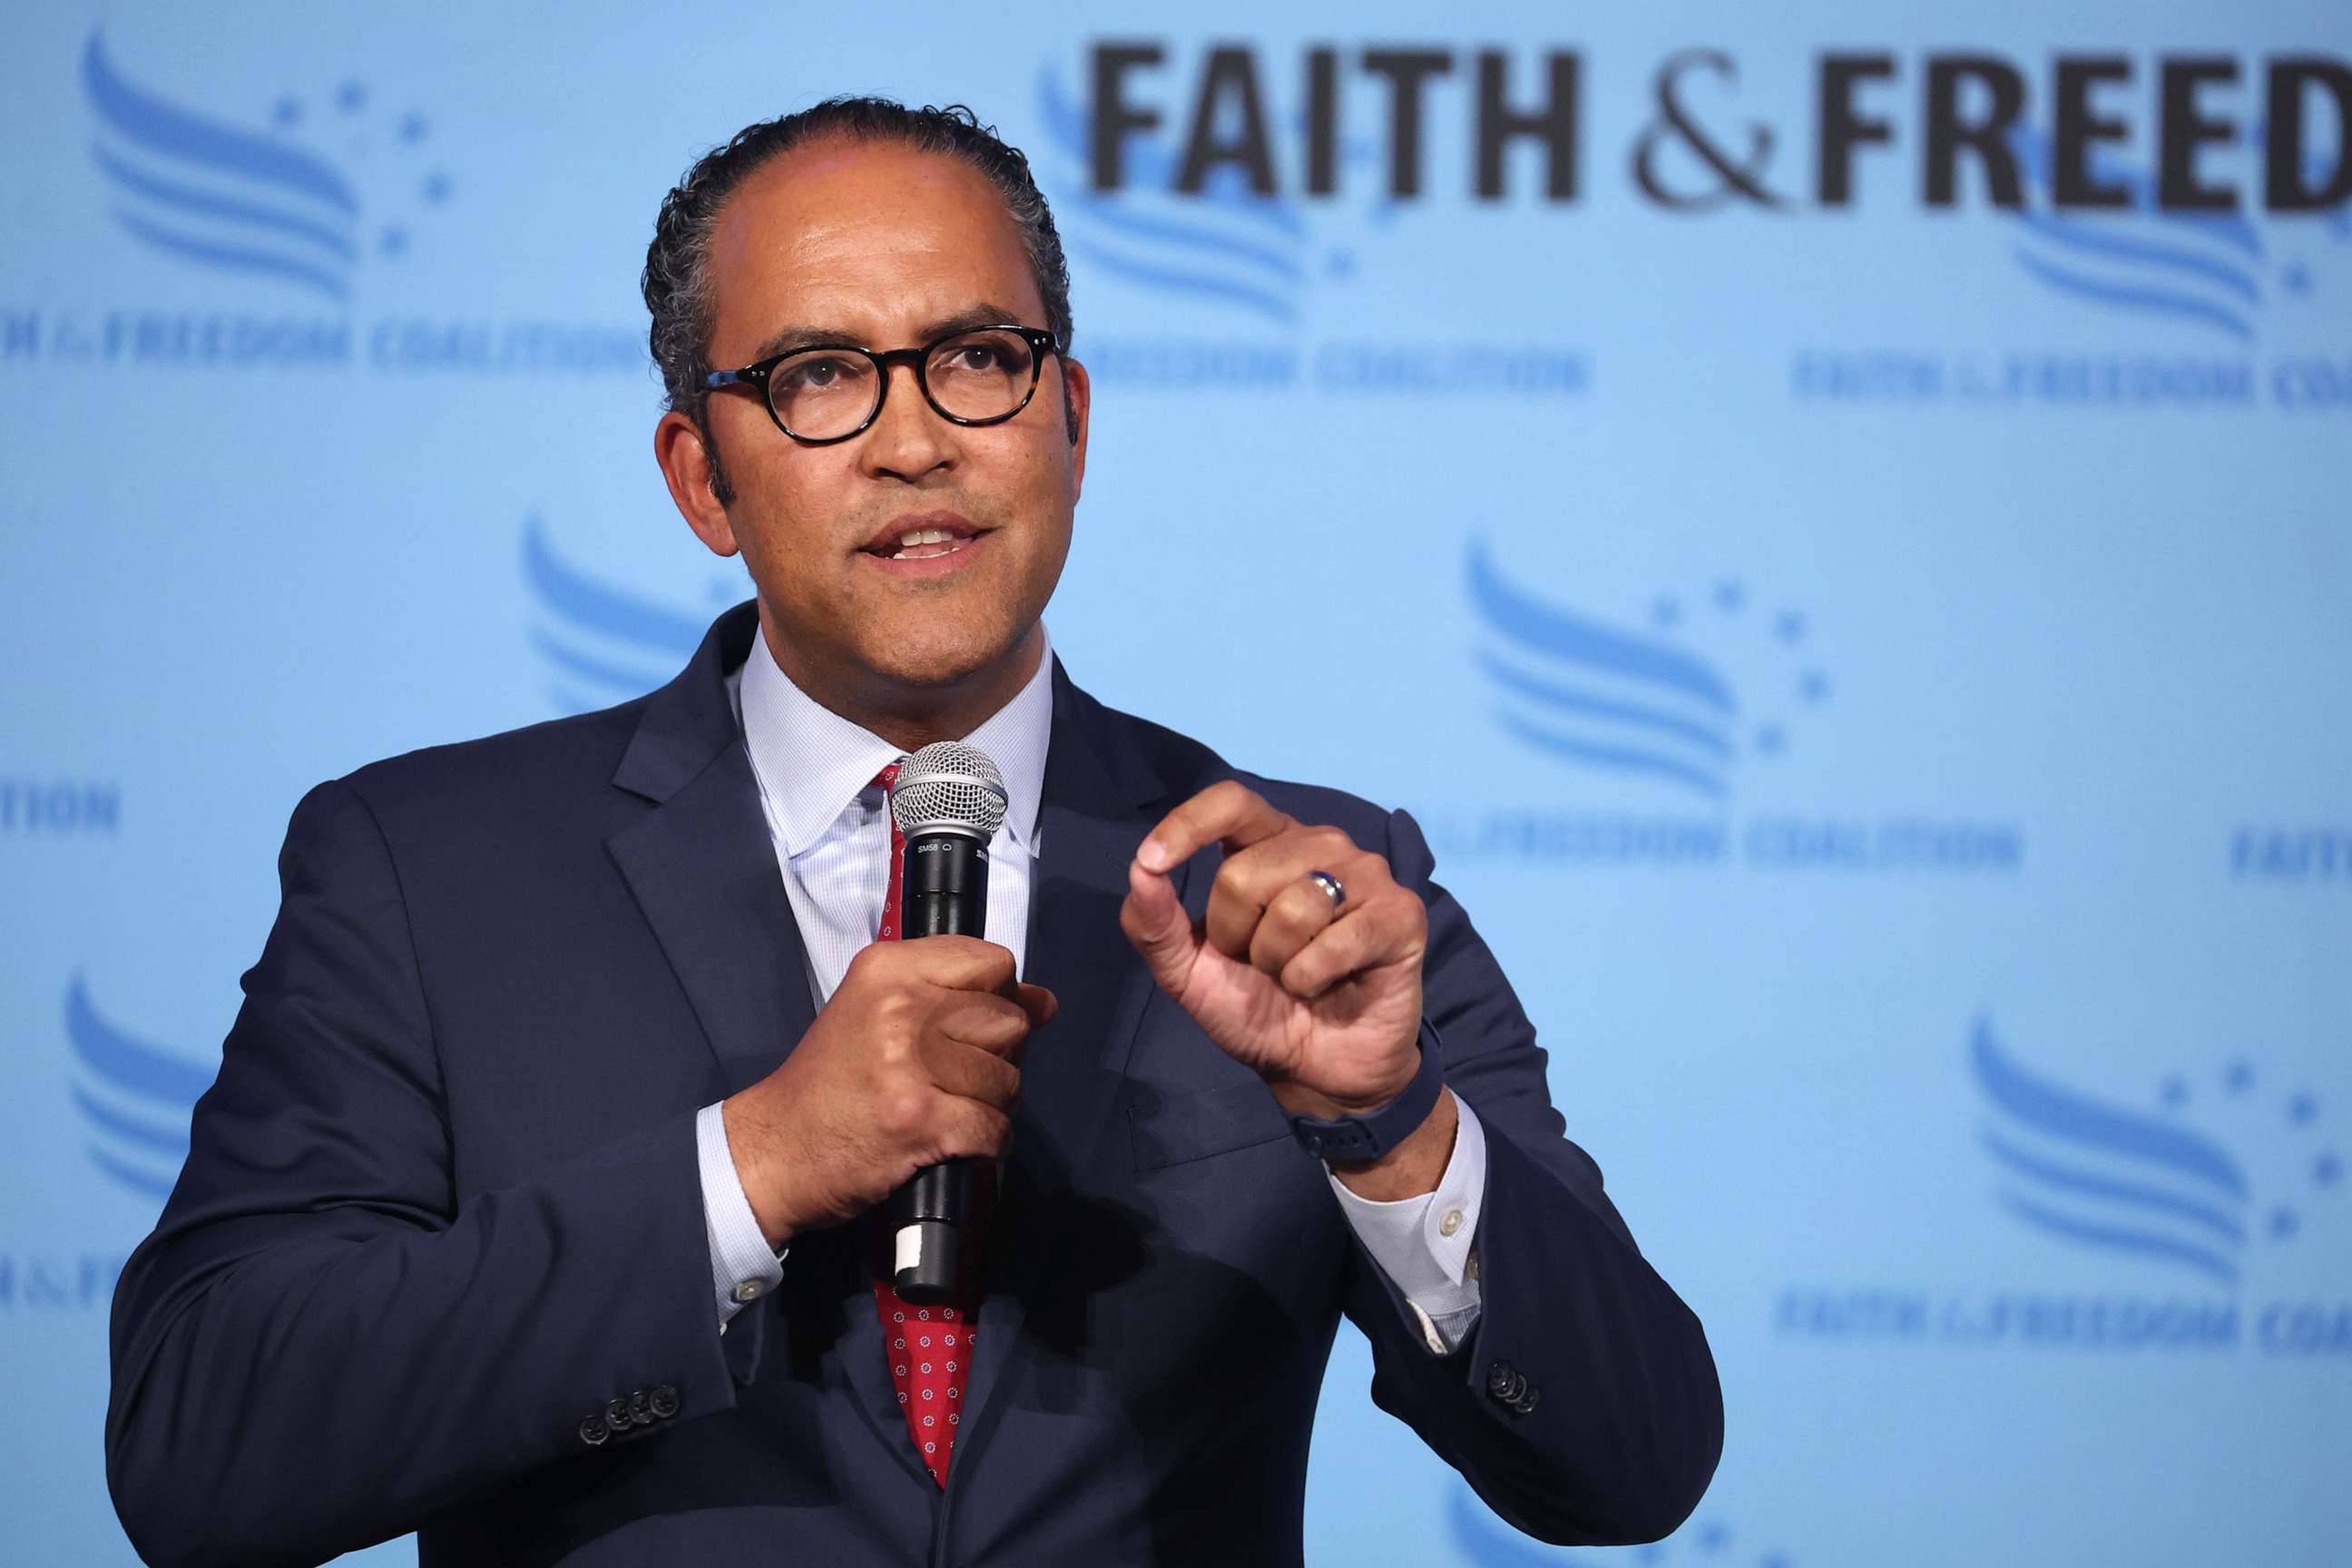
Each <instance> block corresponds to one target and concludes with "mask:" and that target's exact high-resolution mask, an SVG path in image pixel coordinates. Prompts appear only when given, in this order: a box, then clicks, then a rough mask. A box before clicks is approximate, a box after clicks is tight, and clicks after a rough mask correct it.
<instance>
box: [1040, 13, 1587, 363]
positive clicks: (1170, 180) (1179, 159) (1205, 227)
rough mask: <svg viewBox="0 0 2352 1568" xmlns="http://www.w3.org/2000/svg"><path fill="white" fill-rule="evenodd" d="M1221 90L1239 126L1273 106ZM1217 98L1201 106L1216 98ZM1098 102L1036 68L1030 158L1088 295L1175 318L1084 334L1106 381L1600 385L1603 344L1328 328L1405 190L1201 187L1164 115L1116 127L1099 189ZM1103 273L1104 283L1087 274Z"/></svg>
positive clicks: (1237, 174)
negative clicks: (1318, 193)
mask: <svg viewBox="0 0 2352 1568" xmlns="http://www.w3.org/2000/svg"><path fill="white" fill-rule="evenodd" d="M1106 48H1109V49H1110V50H1111V51H1112V52H1113V53H1116V52H1118V47H1116V46H1104V45H1096V46H1094V48H1093V50H1092V52H1091V54H1090V56H1089V62H1090V66H1091V70H1090V76H1091V78H1092V79H1096V80H1099V79H1101V78H1102V76H1103V70H1104V67H1103V57H1104V53H1105V50H1106ZM1128 52H1129V53H1130V54H1132V53H1133V50H1132V49H1131V48H1130V49H1129V51H1128ZM1147 52H1148V51H1147ZM1229 58H1230V57H1229ZM1132 63H1137V64H1142V63H1149V62H1143V61H1135V62H1132ZM1212 69H1214V67H1213V66H1212ZM1226 79H1230V80H1234V81H1238V80H1239V79H1237V78H1232V77H1230V76H1228V77H1227V78H1226ZM1224 103H1229V104H1230V112H1229V113H1226V114H1225V115H1224V117H1225V118H1232V117H1234V116H1238V117H1240V120H1241V121H1242V123H1241V124H1240V125H1239V126H1237V127H1236V130H1237V132H1238V133H1240V134H1244V135H1248V134H1251V133H1253V132H1254V133H1255V134H1257V135H1259V136H1263V134H1264V132H1265V129H1266V126H1265V119H1266V118H1267V117H1268V116H1269V115H1273V114H1276V113H1277V112H1278V111H1277V110H1274V109H1271V108H1269V107H1268V106H1267V105H1266V104H1265V101H1264V100H1263V99H1262V98H1261V97H1260V95H1259V94H1258V93H1257V92H1256V90H1255V87H1254V86H1253V87H1251V88H1249V89H1246V90H1244V91H1242V92H1240V93H1238V94H1237V95H1233V96H1230V97H1227V96H1224V95H1220V98H1219V105H1222V104H1224ZM1219 105H1212V106H1211V107H1210V108H1208V109H1206V110H1204V112H1209V113H1212V114H1216V113H1219V112H1220V107H1219ZM1102 108H1103V106H1102V105H1101V104H1100V103H1099V102H1096V101H1091V100H1087V99H1084V98H1082V97H1081V95H1080V94H1078V93H1077V92H1076V91H1074V90H1072V89H1069V88H1068V87H1066V85H1064V80H1063V79H1062V78H1061V76H1059V75H1058V74H1057V73H1056V72H1055V70H1054V69H1053V68H1051V67H1047V68H1043V69H1041V71H1040V72H1039V75H1038V80H1037V91H1036V103H1035V114H1036V123H1037V125H1038V127H1039V129H1040V131H1041V132H1042V138H1041V144H1040V145H1039V146H1038V147H1037V148H1036V149H1034V152H1035V154H1036V155H1035V157H1034V160H1033V162H1034V165H1035V169H1036V174H1037V178H1038V183H1039V184H1040V186H1041V187H1042V188H1044V190H1045V193H1046V195H1047V198H1048V200H1050V201H1051V202H1052V204H1053V206H1054V214H1055V227H1056V229H1057V230H1058V231H1059V232H1060V234H1061V235H1062V238H1063V244H1064V249H1065V251H1066V254H1067V255H1068V257H1069V258H1070V263H1071V268H1072V271H1073V273H1074V275H1075V276H1076V279H1078V282H1079V290H1080V292H1081V293H1082V294H1083V295H1084V296H1085V297H1086V298H1087V300H1095V299H1097V298H1100V297H1102V296H1103V295H1104V294H1106V293H1108V294H1110V295H1112V296H1114V297H1117V296H1119V295H1124V296H1126V297H1129V298H1131V299H1134V300H1138V301H1139V305H1140V307H1141V308H1140V309H1139V310H1137V311H1136V312H1135V313H1134V314H1135V316H1136V317H1137V318H1140V319H1150V320H1152V321H1161V320H1166V321H1171V322H1172V323H1174V326H1173V327H1172V329H1171V330H1169V331H1151V332H1132V331H1119V330H1116V329H1114V330H1112V331H1091V330H1089V331H1086V332H1085V333H1084V342H1082V343H1081V344H1080V345H1079V348H1078V353H1079V356H1080V357H1081V358H1082V359H1084V360H1085V361H1086V363H1087V367H1088V369H1089V370H1090V371H1092V372H1093V374H1096V375H1097V377H1099V378H1101V379H1102V380H1104V381H1105V382H1106V383H1107V384H1129V385H1135V386H1141V387H1150V388H1153V389H1158V390H1171V391H1218V392H1223V391H1234V390H1242V389H1250V390H1261V391H1286V390H1296V391H1306V392H1317V393H1325V394H1340V395H1390V396H1412V397H1450V396H1463V395H1504V396H1534V397H1547V398H1576V397H1581V396H1583V395H1586V394H1587V393H1588V392H1589V391H1590V390H1591V355H1590V353H1589V352H1588V351H1587V350H1586V349H1584V348H1583V347H1581V346H1580V345H1575V344H1544V343H1531V342H1526V341H1524V340H1520V341H1514V342H1504V341H1492V342H1487V341H1467V340H1464V341H1431V340H1425V339H1389V338H1367V337H1360V336H1353V335H1349V336H1340V335H1336V334H1332V333H1329V332H1328V331H1322V330H1320V329H1319V328H1318V323H1319V322H1320V321H1324V320H1326V319H1328V318H1329V317H1331V316H1333V315H1335V314H1339V313H1341V312H1342V311H1343V310H1344V306H1340V307H1336V308H1335V307H1332V306H1331V305H1329V304H1328V301H1329V300H1332V299H1334V298H1335V297H1338V296H1341V295H1344V293H1345V292H1346V291H1347V290H1348V289H1349V284H1350V283H1351V282H1352V281H1353V280H1354V279H1356V278H1357V277H1358V275H1359V273H1360V270H1361V268H1363V267H1364V266H1366V265H1367V264H1368V258H1370V257H1376V256H1378V255H1379V254H1380V253H1381V252H1382V251H1383V250H1386V249H1389V248H1391V240H1392V239H1393V238H1394V237H1395V230H1396V228H1397V223H1398V216H1399V214H1400V212H1401V211H1402V206H1401V204H1400V203H1399V202H1398V200H1397V199H1396V197H1395V195H1393V193H1381V194H1377V195H1370V196H1368V197H1366V198H1365V199H1363V200H1361V201H1359V202H1355V203H1353V204H1352V205H1350V206H1338V205H1334V204H1332V203H1329V202H1322V203H1317V204H1313V205H1309V204H1308V203H1307V202H1305V201H1302V200H1301V199H1299V198H1298V197H1297V196H1296V195H1286V194H1281V193H1279V192H1274V191H1266V190H1261V189H1260V188H1258V184H1257V183H1256V181H1255V180H1254V179H1253V178H1252V177H1251V172H1250V171H1249V170H1247V169H1246V168H1244V167H1243V166H1242V165H1241V163H1237V162H1234V161H1232V160H1229V159H1228V160H1221V161H1218V162H1216V163H1213V165H1211V166H1207V167H1206V168H1205V169H1204V170H1203V172H1202V177H1201V178H1200V179H1199V181H1198V182H1197V188H1192V189H1187V188H1184V187H1185V186H1186V185H1187V184H1188V181H1187V180H1186V178H1185V165H1186V163H1187V154H1186V149H1184V148H1182V147H1180V146H1179V145H1178V141H1177V136H1176V132H1175V129H1174V128H1173V127H1169V126H1161V125H1159V124H1156V123H1155V124H1151V125H1143V126H1129V127H1127V128H1124V129H1122V130H1120V131H1118V132H1116V133H1115V134H1116V149H1117V151H1116V156H1117V159H1118V165H1119V170H1120V179H1119V181H1118V184H1117V186H1116V188H1111V189H1104V188H1099V187H1098V184H1097V181H1096V180H1095V178H1094V177H1093V175H1092V173H1091V165H1092V164H1093V163H1094V160H1095V157H1096V147H1097V136H1098V134H1099V131H1100V127H1099V124H1098V121H1099V116H1100V115H1101V113H1102ZM1305 112H1306V110H1305V109H1304V107H1303V106H1302V107H1300V108H1298V109H1297V110H1294V111H1292V112H1291V113H1289V114H1288V115H1286V116H1285V117H1284V118H1285V119H1286V121H1289V122H1292V123H1297V122H1299V121H1302V119H1303V117H1304V115H1305ZM1197 129H1198V128H1196V131H1197ZM1384 156H1385V154H1384V153H1383V150H1382V149H1381V147H1379V146H1378V145H1377V144H1376V143H1374V142H1370V141H1368V140H1365V139H1363V138H1361V137H1350V136H1348V135H1345V134H1344V133H1340V134H1335V135H1334V138H1333V146H1332V159H1333V162H1334V163H1335V165H1336V166H1337V167H1338V168H1339V170H1341V171H1343V172H1344V171H1351V170H1352V171H1361V170H1363V169H1365V168H1366V167H1368V166H1370V165H1371V164H1373V163H1377V162H1379V161H1380V160H1381V159H1382V158H1383V157H1384ZM1097 279H1099V280H1100V281H1101V282H1103V283H1104V284H1106V285H1108V289H1094V288H1093V287H1091V285H1092V284H1093V283H1094V282H1095V281H1096V280H1097Z"/></svg>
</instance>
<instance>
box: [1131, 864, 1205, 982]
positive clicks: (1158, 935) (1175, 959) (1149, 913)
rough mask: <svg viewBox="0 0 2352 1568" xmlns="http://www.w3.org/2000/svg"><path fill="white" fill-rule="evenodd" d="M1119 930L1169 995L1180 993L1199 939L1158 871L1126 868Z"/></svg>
mask: <svg viewBox="0 0 2352 1568" xmlns="http://www.w3.org/2000/svg"><path fill="white" fill-rule="evenodd" d="M1118 927H1119V930H1121V931H1125V932H1127V940H1128V941H1129V942H1133V943H1134V944H1135V951H1136V952H1139V953H1141V954H1142V955H1143V963H1144V967H1146V968H1147V969H1149V970H1150V971H1151V978H1152V979H1154V980H1156V981H1158V982H1159V983H1160V989H1161V990H1163V991H1165V992H1167V993H1168V994H1170V995H1171V996H1172V995H1179V994H1181V993H1182V992H1183V989H1184V980H1185V977H1186V976H1187V975H1189V974H1191V973H1192V960H1193V959H1194V958H1195V957H1196V956H1197V955H1198V954H1199V953H1200V951H1201V939H1200V937H1199V936H1198V935H1197V934H1196V933H1195V932H1194V931H1193V930H1192V917H1191V916H1190V915H1187V914H1186V913H1185V912H1184V905H1183V903H1182V901H1181V900H1179V899H1178V898H1177V897H1176V889H1175V887H1174V886H1173V885H1172V884H1171V883H1170V881H1169V880H1168V877H1167V874H1166V873H1165V872H1161V871H1148V870H1146V869H1144V868H1143V866H1142V864H1141V862H1134V863H1131V864H1129V867H1128V868H1127V901H1126V902H1125V903H1123V904H1121V905H1119V907H1118Z"/></svg>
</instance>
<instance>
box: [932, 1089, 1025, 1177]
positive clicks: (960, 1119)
mask: <svg viewBox="0 0 2352 1568" xmlns="http://www.w3.org/2000/svg"><path fill="white" fill-rule="evenodd" d="M939 1128H940V1134H939V1154H940V1159H943V1160H952V1159H954V1158H956V1157H957V1156H959V1155H967V1156H977V1157H984V1158H988V1159H993V1158H995V1157H996V1156H997V1155H999V1154H1002V1153H1003V1152H1004V1150H1005V1147H1006V1145H1008V1144H1010V1143H1011V1142H1013V1119H1012V1118H1011V1117H1009V1116H1007V1115H1005V1114H1004V1112H1003V1111H1002V1110H998V1109H997V1108H996V1107H994V1106H992V1105H983V1104H982V1103H981V1102H980V1101H979V1100H963V1099H960V1098H956V1099H948V1100H941V1101H940V1121H939ZM926 1163H932V1162H926Z"/></svg>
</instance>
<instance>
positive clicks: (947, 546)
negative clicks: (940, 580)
mask: <svg viewBox="0 0 2352 1568" xmlns="http://www.w3.org/2000/svg"><path fill="white" fill-rule="evenodd" d="M962 548H963V541H962V540H961V539H958V538H957V537H956V536H955V535H954V534H952V533H950V532H949V531H947V530H946V529H944V528H919V529H917V530H916V531H913V532H912V533H902V534H900V535H899V536H898V549H896V550H894V551H892V552H890V559H891V560H893V561H929V559H930V558H931V557H932V556H934V555H953V554H954V553H955V552H957V551H959V550H961V549H962Z"/></svg>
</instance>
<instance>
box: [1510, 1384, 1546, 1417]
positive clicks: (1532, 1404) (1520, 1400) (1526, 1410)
mask: <svg viewBox="0 0 2352 1568" xmlns="http://www.w3.org/2000/svg"><path fill="white" fill-rule="evenodd" d="M1539 1393H1540V1391H1539V1390H1538V1388H1537V1387H1536V1386H1535V1385H1534V1384H1528V1389H1527V1392H1526V1393H1524V1394H1520V1395H1519V1396H1518V1397H1517V1399H1514V1400H1512V1401H1511V1408H1512V1409H1513V1410H1515V1411H1517V1412H1518V1413H1519V1414H1520V1415H1534V1414H1535V1413H1536V1399H1537V1397H1538V1394H1539Z"/></svg>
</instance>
